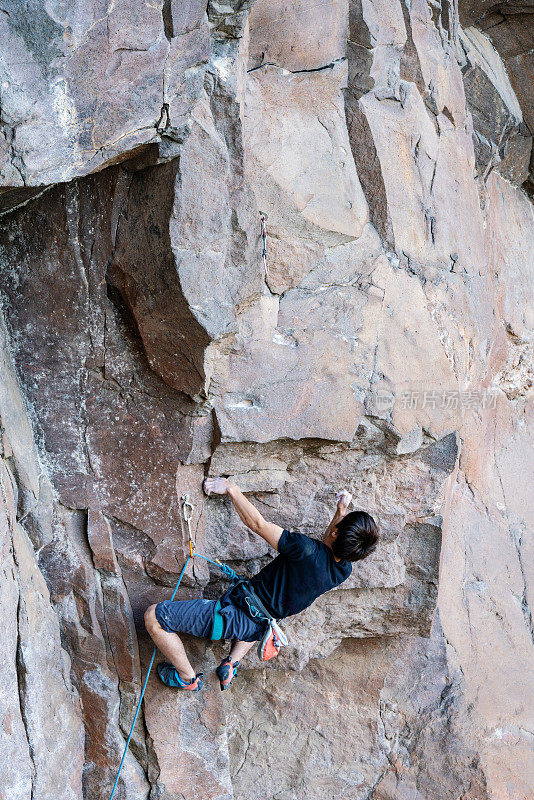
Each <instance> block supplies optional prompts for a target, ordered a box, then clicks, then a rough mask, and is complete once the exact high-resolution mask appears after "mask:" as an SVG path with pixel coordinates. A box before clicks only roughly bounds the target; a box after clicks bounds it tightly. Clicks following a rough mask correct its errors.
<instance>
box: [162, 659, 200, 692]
mask: <svg viewBox="0 0 534 800" xmlns="http://www.w3.org/2000/svg"><path fill="white" fill-rule="evenodd" d="M158 675H159V677H160V680H161V681H162V682H163V683H164V684H165V686H171V687H172V688H173V689H188V690H189V691H190V692H199V691H200V690H201V689H202V685H203V682H202V675H203V673H202V672H199V673H198V675H195V677H194V678H193V680H191V681H184V680H182V678H180V675H179V674H178V670H177V669H176V667H174V666H173V665H172V664H169V662H168V661H162V662H161V663H160V664H158Z"/></svg>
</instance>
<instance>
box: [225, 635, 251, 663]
mask: <svg viewBox="0 0 534 800" xmlns="http://www.w3.org/2000/svg"><path fill="white" fill-rule="evenodd" d="M255 644H256V642H240V641H238V640H237V639H234V641H233V642H232V649H231V650H230V656H229V657H230V660H231V662H232V664H233V663H234V661H241V659H242V658H244V657H245V656H246V654H247V653H248V651H249V650H250V648H251V647H252V646H253V645H255Z"/></svg>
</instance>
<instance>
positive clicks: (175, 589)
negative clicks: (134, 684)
mask: <svg viewBox="0 0 534 800" xmlns="http://www.w3.org/2000/svg"><path fill="white" fill-rule="evenodd" d="M190 561H191V556H188V557H187V561H186V562H185V564H184V566H183V568H182V571H181V572H180V577H179V578H178V583H177V584H176V586H175V587H174V592H173V593H172V596H171V600H174V597H175V595H176V592H177V591H178V587H179V586H180V583H181V582H182V578H183V577H184V572H185V570H186V568H187V565H188V564H189V562H190ZM156 651H157V647H155V648H154V650H153V652H152V658H151V659H150V664H149V665H148V672H147V674H146V678H145V682H144V684H143V688H142V689H141V696H140V698H139V702H138V704H137V708H136V709H135V716H134V718H133V722H132V727H131V728H130V733H129V734H128V738H127V739H126V744H125V746H124V753H123V754H122V758H121V763H120V765H119V771H118V772H117V777H116V778H115V783H114V784H113V789H112V791H111V796H110V798H109V800H113V795H114V794H115V789H116V788H117V784H118V782H119V776H120V774H121V770H122V765H123V764H124V759H125V758H126V753H127V752H128V746H129V744H130V739H131V738H132V734H133V729H134V727H135V723H136V722H137V717H138V715H139V710H140V708H141V703H142V702H143V697H144V695H145V689H146V685H147V683H148V679H149V677H150V672H151V670H152V667H153V666H154V659H155V658H156Z"/></svg>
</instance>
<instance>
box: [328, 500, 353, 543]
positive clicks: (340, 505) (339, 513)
mask: <svg viewBox="0 0 534 800" xmlns="http://www.w3.org/2000/svg"><path fill="white" fill-rule="evenodd" d="M336 497H337V508H336V511H335V514H334V516H333V517H332V519H331V520H330V522H329V523H328V528H327V529H326V531H325V536H328V534H329V533H331V532H332V531H333V529H334V528H335V527H336V525H337V523H338V522H339V521H340V520H342V519H343V517H346V516H347V514H348V509H349V506H350V504H351V502H352V495H351V493H350V492H347V490H346V489H342V490H341V491H340V492H338V493H337V495H336Z"/></svg>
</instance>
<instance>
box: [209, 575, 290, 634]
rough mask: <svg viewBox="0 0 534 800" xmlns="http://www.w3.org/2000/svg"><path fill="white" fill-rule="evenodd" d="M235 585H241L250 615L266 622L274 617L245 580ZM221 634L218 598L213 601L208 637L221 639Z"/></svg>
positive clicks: (221, 626)
mask: <svg viewBox="0 0 534 800" xmlns="http://www.w3.org/2000/svg"><path fill="white" fill-rule="evenodd" d="M235 585H236V586H241V588H242V590H243V594H244V595H245V598H246V599H247V604H248V607H249V609H250V611H251V612H252V616H256V615H257V616H258V617H260V618H261V619H263V620H265V621H266V622H270V621H271V620H272V619H274V617H273V615H272V614H270V613H269V612H268V611H267V609H266V608H265V606H264V605H263V603H262V602H261V600H260V598H259V597H258V595H257V594H256V593H255V592H254V591H253V590H252V589H251V587H250V585H248V584H247V581H245V580H243V579H241V580H240V581H238V582H237V583H236V584H235ZM253 610H254V611H255V612H256V614H254V613H253ZM222 634H223V616H222V614H221V599H220V598H218V600H217V602H216V603H215V609H214V613H213V625H212V628H211V637H210V638H211V640H212V641H218V640H219V639H222Z"/></svg>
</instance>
